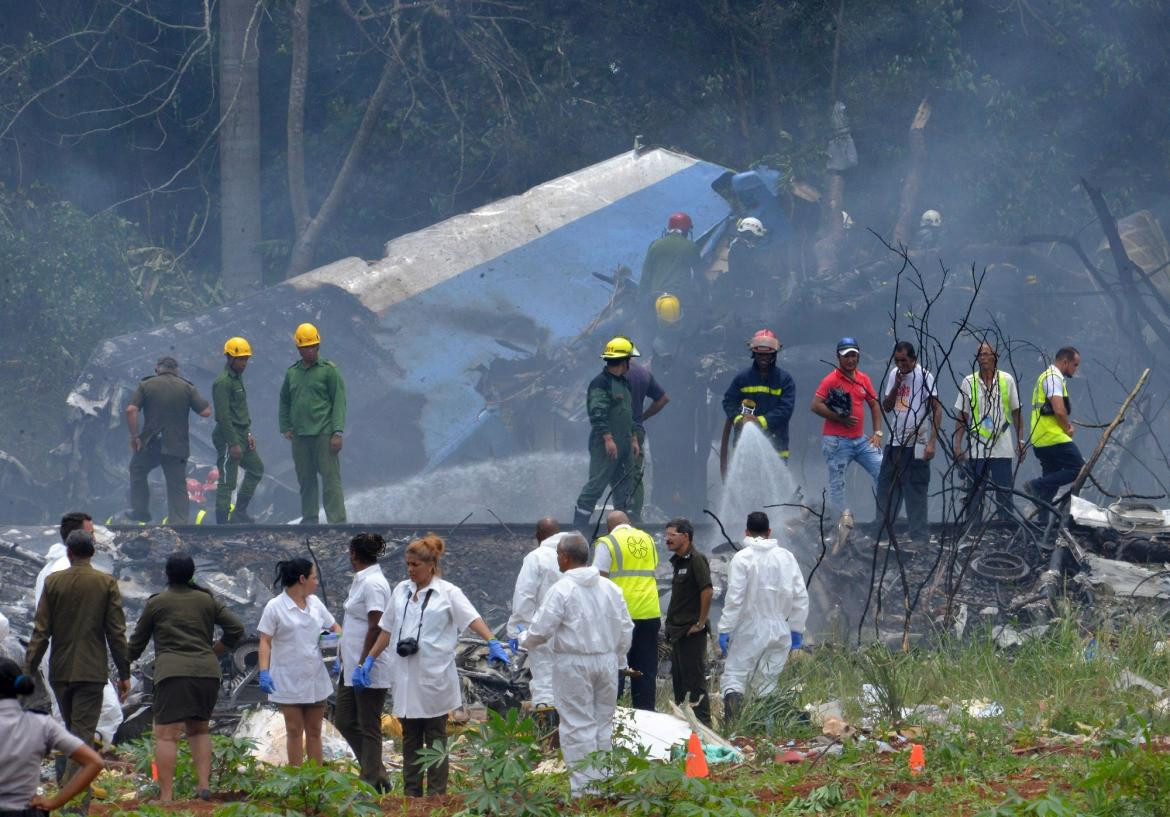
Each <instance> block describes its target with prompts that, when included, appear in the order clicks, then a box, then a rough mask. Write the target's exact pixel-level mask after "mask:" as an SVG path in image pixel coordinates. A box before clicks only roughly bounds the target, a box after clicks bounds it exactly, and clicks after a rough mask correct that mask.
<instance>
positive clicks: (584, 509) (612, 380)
mask: <svg viewBox="0 0 1170 817" xmlns="http://www.w3.org/2000/svg"><path fill="white" fill-rule="evenodd" d="M636 354H637V352H636V351H635V350H634V344H633V343H631V342H630V339H629V338H624V337H617V338H614V339H613V340H611V341H610V342H609V343H608V344H606V347H605V351H604V352H602V354H601V357H602V359H603V360H604V361H605V369H603V370H602V372H601V374H599V375H598V376H597V377H595V378H593V380H592V381H591V382H590V383H589V391H588V394H587V395H586V398H585V407H586V410H587V411H588V412H589V429H590V430H589V481H588V482H586V483H585V487H584V488H582V489H581V495H580V496H579V497H577V507H576V510H575V511H574V513H573V524H574V525H575V526H577V527H583V526H585V525H588V524H589V517H590V516H592V514H593V507H594V506H595V505H596V504H597V500H599V499H601V495H602V493H604V492H605V488H606V486H607V485H612V486H613V506H614V508H617V509H620V510H624V509H625V508H626V507H627V505H628V504H629V497H630V494H631V493H632V491H633V489H634V486H633V485H631V484H629V483H630V470H631V468H632V466H633V463H634V460H635V458H636V457H638V456H640V455H641V447H640V445H639V443H638V436H637V434H636V433H635V431H634V411H633V400H632V399H631V396H630V383H629V381H628V380H626V372H628V371H629V370H630V358H631V357H633V356H634V355H636ZM631 454H632V455H633V456H631Z"/></svg>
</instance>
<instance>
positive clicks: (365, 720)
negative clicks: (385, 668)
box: [333, 684, 387, 788]
mask: <svg viewBox="0 0 1170 817" xmlns="http://www.w3.org/2000/svg"><path fill="white" fill-rule="evenodd" d="M385 705H386V690H385V689H354V688H353V687H351V686H346V685H345V684H338V685H337V703H336V705H335V706H334V708H333V725H334V726H336V727H337V731H338V732H340V733H341V735H342V737H344V738H345V741H346V743H348V744H349V748H351V749H353V753H354V754H355V755H357V759H358V766H359V767H360V768H361V774H362V780H364V781H366V782H367V783H369V784H370V785H371V786H374V787H375V788H377V786H378V784H379V783H386V782H387V777H386V766H385V765H384V764H383V763H382V708H383V707H384V706H385Z"/></svg>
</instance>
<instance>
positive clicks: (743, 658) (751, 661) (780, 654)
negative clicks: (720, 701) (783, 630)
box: [719, 634, 792, 695]
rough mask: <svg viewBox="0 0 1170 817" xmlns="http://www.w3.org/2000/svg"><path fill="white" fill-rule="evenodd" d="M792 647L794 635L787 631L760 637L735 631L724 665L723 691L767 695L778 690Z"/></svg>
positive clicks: (724, 692)
mask: <svg viewBox="0 0 1170 817" xmlns="http://www.w3.org/2000/svg"><path fill="white" fill-rule="evenodd" d="M791 648H792V636H790V635H787V634H785V635H784V636H783V637H781V638H780V639H776V640H773V639H767V640H765V641H764V643H762V644H761V643H760V640H759V639H752V638H750V637H742V636H737V635H735V634H733V635H732V636H731V643H730V644H728V646H727V660H726V661H725V662H724V664H723V677H722V678H721V679H720V682H719V683H720V686H721V687H722V689H723V694H724V695H726V694H727V693H728V692H738V693H740V694H741V695H745V694H747V693H748V692H751V693H752V694H755V695H767V694H768V693H769V692H772V691H773V690H774V689H776V681H777V679H778V678H779V677H780V672H781V670H783V669H784V665H785V664H787V663H788V652H789V650H790V649H791Z"/></svg>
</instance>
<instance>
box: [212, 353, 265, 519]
mask: <svg viewBox="0 0 1170 817" xmlns="http://www.w3.org/2000/svg"><path fill="white" fill-rule="evenodd" d="M223 355H224V358H225V359H226V363H225V364H224V367H223V371H222V372H220V373H219V377H217V378H215V382H214V383H212V384H211V405H212V406H213V407H214V409H215V430H214V431H212V432H211V442H212V443H213V444H214V445H215V463H216V467H217V468H218V470H219V480H218V482H217V483H216V486H215V523H216V524H217V525H223V524H225V523H227V522H234V523H241V524H246V523H250V522H252V521H253V520H252V517H250V516H248V503H249V502H251V501H252V495H253V494H255V493H256V486H257V485H259V484H260V478H261V477H262V476H264V463H263V461H262V460H261V459H260V455H259V454H258V453H257V452H256V438H255V437H253V436H252V415H251V414H250V413H249V411H248V392H247V390H246V389H245V388H244V369H246V368H248V361H250V360H251V359H252V347H251V345H249V343H248V341H246V340H244V339H243V338H239V337H236V338H228V340H227V343H225V344H224V345H223ZM241 468H243V469H244V481H243V483H242V484H241V485H240V493H239V495H238V496H237V497H236V504H235V507H234V508H233V507H232V492H233V491H235V489H236V480H237V478H238V477H239V474H240V469H241Z"/></svg>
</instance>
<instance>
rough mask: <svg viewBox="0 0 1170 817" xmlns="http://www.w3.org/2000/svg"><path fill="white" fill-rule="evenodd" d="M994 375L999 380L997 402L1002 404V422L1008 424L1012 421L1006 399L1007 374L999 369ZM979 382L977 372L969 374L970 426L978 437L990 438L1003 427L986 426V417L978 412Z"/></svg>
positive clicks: (988, 411)
mask: <svg viewBox="0 0 1170 817" xmlns="http://www.w3.org/2000/svg"><path fill="white" fill-rule="evenodd" d="M996 375H997V377H996V379H997V380H998V381H999V402H1000V403H1001V404H1002V405H1003V423H1004V425H1010V424H1011V422H1012V410H1011V403H1010V402H1009V401H1008V385H1007V376H1006V375H1004V373H1003V372H1001V371H996ZM981 382H982V380H981V379H980V377H979V372H975V373H974V374H973V375H971V427H972V428H974V429H975V433H976V434H978V435H979V436H980V437H983V438H984V439H988V440H990V439H991V438H992V437H994V436H995V435H996V434H998V433H999V432H1000V431H1002V430H1003V429H1002V428H988V427H987V423H986V422H985V421H986V420H987V417H983V416H980V414H979V386H980V384H981ZM990 414H991V408H990V407H988V409H987V415H988V416H990Z"/></svg>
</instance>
